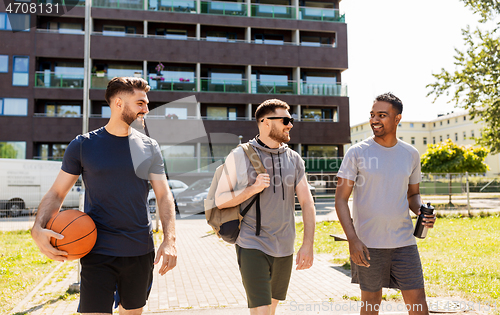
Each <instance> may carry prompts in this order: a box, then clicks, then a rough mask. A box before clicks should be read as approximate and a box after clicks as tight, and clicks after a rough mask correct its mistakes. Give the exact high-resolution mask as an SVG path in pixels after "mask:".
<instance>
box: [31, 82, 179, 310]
mask: <svg viewBox="0 0 500 315" xmlns="http://www.w3.org/2000/svg"><path fill="white" fill-rule="evenodd" d="M149 89H150V87H149V85H148V84H147V82H146V81H145V80H143V79H140V78H114V79H112V80H111V81H110V82H109V83H108V87H107V89H106V94H105V98H106V101H107V102H108V104H109V106H110V108H111V118H110V119H109V122H108V123H107V124H106V125H105V126H104V127H101V128H99V129H97V130H94V131H91V132H89V133H87V134H84V135H79V136H77V137H76V138H75V139H74V140H73V141H71V143H70V144H69V145H68V147H67V149H66V152H65V154H64V158H63V163H62V167H61V171H60V172H59V175H58V177H57V178H56V180H55V182H54V184H53V186H52V187H51V188H50V190H49V191H48V192H47V194H46V195H45V196H44V197H43V199H42V201H41V203H40V206H39V207H38V213H37V217H36V220H35V223H34V226H33V229H32V231H31V234H32V237H33V239H34V240H35V242H36V244H37V245H38V247H39V248H40V250H41V252H42V253H43V254H45V255H46V256H47V257H49V258H50V259H53V260H58V261H64V260H65V259H66V257H65V254H67V253H65V252H64V251H60V250H57V249H55V248H54V247H52V246H51V244H50V242H49V240H50V238H51V237H54V238H56V239H62V238H63V236H62V235H60V234H57V233H55V232H54V231H51V230H48V229H45V225H46V224H47V222H48V221H49V219H50V218H51V217H52V216H53V215H54V214H55V213H57V211H59V209H60V208H61V205H62V202H63V200H64V198H65V196H66V194H67V193H68V191H69V190H70V189H71V187H72V186H73V185H74V183H75V182H76V180H77V179H78V176H79V175H80V174H81V175H82V177H83V181H84V183H85V188H86V191H85V213H87V214H88V215H89V216H90V217H91V218H92V219H93V220H94V222H95V224H96V228H97V241H96V244H95V246H94V248H93V249H92V251H91V252H90V253H89V254H87V255H86V256H84V257H83V258H82V259H81V264H82V271H81V294H80V305H79V309H78V311H79V312H80V313H93V314H111V313H112V311H113V310H112V306H113V301H114V300H115V301H116V302H118V303H119V308H120V314H141V313H142V308H143V306H144V305H145V304H146V300H147V297H148V295H149V290H150V288H151V284H152V280H153V268H154V264H157V263H159V262H160V258H162V257H163V262H162V265H161V267H160V268H159V273H160V274H162V275H163V274H165V273H166V272H167V271H169V270H171V269H172V268H174V267H175V265H176V261H177V250H176V245H175V210H174V201H173V197H172V194H171V192H170V190H169V187H168V184H167V179H166V176H165V170H164V166H163V159H162V156H161V153H160V149H159V146H158V143H157V142H156V141H155V140H153V139H151V138H149V137H147V136H146V135H144V134H142V133H141V132H139V131H137V130H135V129H134V128H131V127H130V125H131V124H132V123H133V122H134V121H135V120H138V121H141V122H143V120H144V115H145V114H147V113H148V102H149V100H148V97H147V95H146V93H147V92H148V91H149ZM138 152H141V154H138ZM139 173H141V174H139ZM148 179H149V181H150V182H151V185H152V187H153V189H154V191H155V194H156V198H157V200H158V203H157V208H158V213H159V215H160V218H161V223H162V226H163V234H164V239H163V242H162V243H161V245H160V247H159V248H158V254H157V256H156V259H155V253H154V244H153V238H152V236H153V234H152V226H151V221H150V218H149V214H148V208H147V203H146V198H147V195H148Z"/></svg>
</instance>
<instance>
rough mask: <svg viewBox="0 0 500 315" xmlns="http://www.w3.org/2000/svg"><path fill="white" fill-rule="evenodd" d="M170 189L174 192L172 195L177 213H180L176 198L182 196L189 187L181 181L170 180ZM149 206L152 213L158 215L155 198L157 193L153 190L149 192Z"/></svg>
mask: <svg viewBox="0 0 500 315" xmlns="http://www.w3.org/2000/svg"><path fill="white" fill-rule="evenodd" d="M168 187H170V191H171V192H172V195H174V202H175V212H179V209H178V208H177V202H176V201H175V196H176V195H177V194H180V193H181V192H183V191H184V190H186V189H187V188H188V185H186V183H184V182H182V181H180V180H176V179H169V180H168ZM148 206H149V212H150V213H156V196H155V192H154V191H153V189H150V190H149V194H148Z"/></svg>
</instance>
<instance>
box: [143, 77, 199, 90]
mask: <svg viewBox="0 0 500 315" xmlns="http://www.w3.org/2000/svg"><path fill="white" fill-rule="evenodd" d="M148 82H149V86H151V90H154V91H184V92H186V91H187V92H196V79H182V78H179V79H168V78H164V77H163V76H161V75H149V76H148Z"/></svg>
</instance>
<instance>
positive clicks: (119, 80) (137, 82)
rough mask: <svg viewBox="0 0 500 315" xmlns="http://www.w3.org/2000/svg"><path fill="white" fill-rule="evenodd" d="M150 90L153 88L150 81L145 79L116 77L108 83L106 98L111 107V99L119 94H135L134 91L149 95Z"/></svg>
mask: <svg viewBox="0 0 500 315" xmlns="http://www.w3.org/2000/svg"><path fill="white" fill-rule="evenodd" d="M150 89H151V87H150V86H149V85H148V81H146V80H144V79H143V78H136V77H114V78H113V79H111V81H109V83H108V87H107V88H106V93H105V94H104V98H105V99H106V102H108V104H109V105H111V99H112V98H113V97H114V96H116V95H117V94H119V93H127V94H133V93H134V90H140V91H144V92H146V93H147V92H149V90H150Z"/></svg>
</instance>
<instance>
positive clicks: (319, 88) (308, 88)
mask: <svg viewBox="0 0 500 315" xmlns="http://www.w3.org/2000/svg"><path fill="white" fill-rule="evenodd" d="M300 88H301V90H300V94H301V95H323V96H347V86H346V85H342V84H340V83H337V84H332V83H305V82H303V83H301V87H300Z"/></svg>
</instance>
